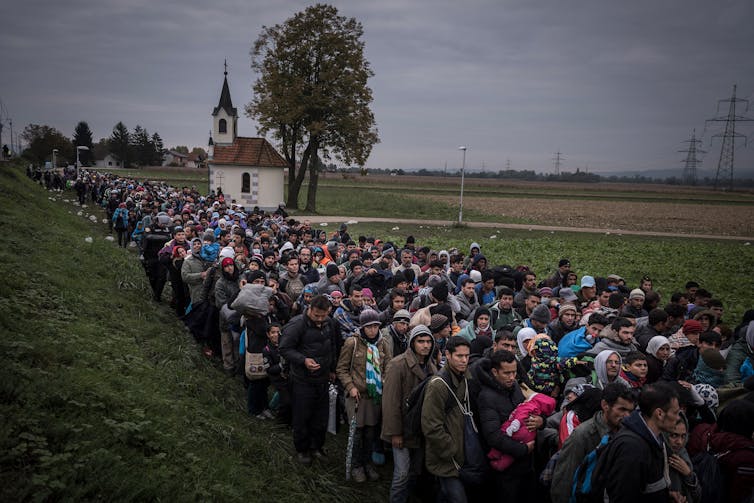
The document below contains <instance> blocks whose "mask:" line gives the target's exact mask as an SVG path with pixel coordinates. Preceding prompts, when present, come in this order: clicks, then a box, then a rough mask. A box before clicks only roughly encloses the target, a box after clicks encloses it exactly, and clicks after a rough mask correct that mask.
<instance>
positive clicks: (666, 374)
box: [662, 346, 699, 381]
mask: <svg viewBox="0 0 754 503" xmlns="http://www.w3.org/2000/svg"><path fill="white" fill-rule="evenodd" d="M698 362H699V349H697V347H696V346H684V347H682V348H678V350H676V352H675V354H674V355H673V356H672V357H671V358H670V360H668V364H667V365H665V368H664V369H663V371H662V380H663V381H691V378H692V376H693V374H694V370H695V369H696V365H697V363H698Z"/></svg>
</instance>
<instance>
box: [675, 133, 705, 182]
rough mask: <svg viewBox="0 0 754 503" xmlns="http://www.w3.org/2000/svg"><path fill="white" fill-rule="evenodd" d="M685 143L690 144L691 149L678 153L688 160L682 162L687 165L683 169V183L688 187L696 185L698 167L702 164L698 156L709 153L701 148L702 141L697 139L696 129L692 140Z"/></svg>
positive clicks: (692, 134)
mask: <svg viewBox="0 0 754 503" xmlns="http://www.w3.org/2000/svg"><path fill="white" fill-rule="evenodd" d="M683 143H688V144H689V147H688V148H687V149H686V150H679V151H678V152H682V153H684V154H686V160H685V161H681V162H685V163H686V165H685V166H684V168H683V176H682V179H683V183H685V184H687V185H696V167H697V166H699V165H700V164H701V163H702V161H701V160H700V159H698V158H697V157H696V154H706V153H707V151H706V150H702V149H700V148H699V145H701V143H702V140H697V139H696V129H694V130H692V132H691V139H690V140H686V141H684V142H683Z"/></svg>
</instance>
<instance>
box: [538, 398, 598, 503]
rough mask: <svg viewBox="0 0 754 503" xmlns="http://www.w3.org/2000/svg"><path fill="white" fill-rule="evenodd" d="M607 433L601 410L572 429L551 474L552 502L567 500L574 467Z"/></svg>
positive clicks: (558, 502)
mask: <svg viewBox="0 0 754 503" xmlns="http://www.w3.org/2000/svg"><path fill="white" fill-rule="evenodd" d="M608 433H610V427H609V426H608V424H607V423H606V422H605V416H604V414H603V413H602V411H601V410H600V411H598V412H597V413H596V414H595V415H594V417H592V418H591V419H589V420H588V421H584V422H583V423H581V424H580V425H579V426H578V427H577V428H576V429H575V430H573V433H571V435H570V436H569V437H568V438H567V439H566V441H565V442H564V443H563V447H562V448H561V449H560V455H559V457H558V462H557V463H556V464H555V471H554V472H553V474H552V485H551V486H550V496H551V498H552V501H553V503H560V502H565V501H568V498H569V497H570V495H571V487H572V485H573V474H574V473H575V472H576V468H578V466H579V465H580V464H581V462H582V461H583V460H584V458H585V457H586V455H587V454H589V453H590V452H591V451H592V450H593V449H594V448H595V447H597V444H599V443H600V440H601V439H602V437H603V436H604V435H606V434H608Z"/></svg>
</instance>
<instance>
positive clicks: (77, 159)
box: [76, 145, 89, 178]
mask: <svg viewBox="0 0 754 503" xmlns="http://www.w3.org/2000/svg"><path fill="white" fill-rule="evenodd" d="M81 150H89V147H87V146H86V145H77V146H76V178H78V177H79V167H80V166H81V162H80V161H79V151H81Z"/></svg>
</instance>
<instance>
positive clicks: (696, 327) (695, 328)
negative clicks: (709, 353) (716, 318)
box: [683, 320, 702, 335]
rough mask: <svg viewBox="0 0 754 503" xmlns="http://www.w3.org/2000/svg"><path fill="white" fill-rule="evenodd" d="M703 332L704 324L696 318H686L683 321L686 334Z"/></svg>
mask: <svg viewBox="0 0 754 503" xmlns="http://www.w3.org/2000/svg"><path fill="white" fill-rule="evenodd" d="M701 332H702V324H701V323H699V322H698V321H696V320H686V321H684V322H683V333H684V335H686V334H700V333H701Z"/></svg>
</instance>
